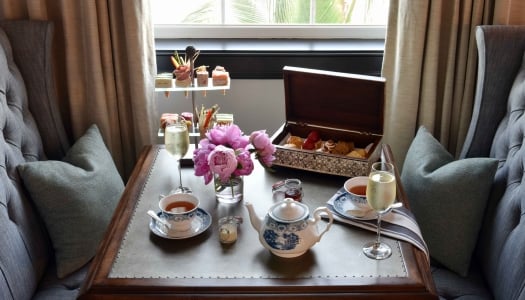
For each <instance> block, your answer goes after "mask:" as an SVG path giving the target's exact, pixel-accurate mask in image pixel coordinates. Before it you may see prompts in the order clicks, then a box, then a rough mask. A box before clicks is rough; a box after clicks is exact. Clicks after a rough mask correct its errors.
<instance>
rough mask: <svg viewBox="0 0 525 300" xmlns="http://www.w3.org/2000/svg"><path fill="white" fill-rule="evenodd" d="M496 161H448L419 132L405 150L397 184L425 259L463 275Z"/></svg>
mask: <svg viewBox="0 0 525 300" xmlns="http://www.w3.org/2000/svg"><path fill="white" fill-rule="evenodd" d="M497 166H498V161H497V160H496V159H491V158H467V159H460V160H454V157H453V156H452V155H451V154H450V153H448V152H447V150H446V149H445V148H444V147H443V146H442V145H441V144H440V143H439V141H437V140H436V139H435V138H434V137H433V136H432V135H431V134H430V133H429V132H428V131H427V130H426V129H425V128H424V127H421V128H420V129H419V130H418V132H417V135H416V137H415V138H414V140H413V141H412V144H411V145H410V148H409V149H408V152H407V155H406V159H405V163H404V165H403V171H402V175H401V181H402V183H403V186H404V188H405V191H406V194H407V196H408V200H409V202H410V207H411V210H412V212H413V213H414V215H415V217H416V219H417V221H418V223H419V226H420V228H421V232H422V234H423V238H424V239H425V241H426V242H427V245H428V248H429V250H430V256H431V257H432V258H433V259H435V260H436V261H438V262H439V263H441V264H442V265H443V266H445V267H447V268H449V269H450V270H452V271H454V272H456V273H458V274H460V275H462V276H465V275H467V273H468V269H469V266H470V260H471V256H472V252H473V250H474V248H475V246H476V241H477V238H478V233H479V230H480V227H481V223H482V220H483V214H484V211H485V206H486V204H487V199H488V196H489V193H490V189H491V185H492V182H493V180H494V175H495V173H496V169H497Z"/></svg>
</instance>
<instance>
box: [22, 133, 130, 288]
mask: <svg viewBox="0 0 525 300" xmlns="http://www.w3.org/2000/svg"><path fill="white" fill-rule="evenodd" d="M18 172H19V174H20V176H21V177H22V180H23V182H24V186H25V187H26V189H27V190H28V191H29V194H30V196H31V199H32V200H33V202H34V203H35V205H36V207H37V210H38V211H39V213H40V216H41V217H42V219H43V220H44V223H45V225H46V227H47V230H48V232H49V235H50V238H51V242H52V243H53V248H54V250H55V260H56V265H57V276H58V277H59V278H63V277H65V276H66V275H68V274H70V273H71V272H73V271H75V270H77V269H79V268H80V267H82V266H83V265H85V264H86V263H87V262H89V260H91V258H92V257H93V256H94V255H95V253H96V250H97V248H98V245H99V243H100V241H101V240H102V237H103V235H104V233H105V230H106V227H107V225H108V224H109V221H110V219H111V217H112V215H113V211H114V209H115V207H116V205H117V203H118V200H119V198H120V195H121V194H122V191H123V189H124V183H123V182H122V178H121V177H120V175H119V173H118V171H117V169H116V167H115V164H114V162H113V159H112V157H111V155H110V153H109V152H108V150H107V148H106V145H105V144H104V141H103V139H102V136H101V135H100V131H99V130H98V127H96V125H92V126H91V127H90V128H89V129H88V130H87V132H86V133H85V134H84V136H82V137H81V138H80V139H79V140H78V141H77V142H76V143H75V144H74V145H73V146H72V147H71V149H70V150H69V151H68V153H67V154H66V156H65V157H64V158H63V161H52V160H48V161H37V162H30V163H25V164H21V165H20V166H19V167H18Z"/></svg>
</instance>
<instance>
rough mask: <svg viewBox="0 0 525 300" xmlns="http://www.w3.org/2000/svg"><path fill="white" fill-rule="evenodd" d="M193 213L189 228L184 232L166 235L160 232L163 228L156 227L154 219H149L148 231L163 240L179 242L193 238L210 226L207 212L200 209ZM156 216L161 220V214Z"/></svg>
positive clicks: (209, 217)
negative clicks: (193, 216)
mask: <svg viewBox="0 0 525 300" xmlns="http://www.w3.org/2000/svg"><path fill="white" fill-rule="evenodd" d="M195 213H196V215H195V218H194V219H193V221H192V222H191V228H190V229H188V230H186V231H180V232H176V233H175V234H171V233H170V234H168V233H167V232H164V231H163V230H162V227H163V226H162V225H158V224H157V221H155V219H153V218H151V220H150V222H149V229H150V230H151V232H153V233H154V234H155V235H158V236H160V237H161V238H165V239H172V240H180V239H187V238H191V237H194V236H196V235H199V234H201V233H203V232H204V231H206V229H208V227H210V225H211V216H210V214H208V212H206V211H205V210H204V209H202V208H197V211H196V212H195ZM157 216H159V217H160V218H161V219H163V216H162V213H161V212H158V213H157Z"/></svg>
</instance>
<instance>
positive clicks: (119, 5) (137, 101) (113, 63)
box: [0, 0, 156, 178]
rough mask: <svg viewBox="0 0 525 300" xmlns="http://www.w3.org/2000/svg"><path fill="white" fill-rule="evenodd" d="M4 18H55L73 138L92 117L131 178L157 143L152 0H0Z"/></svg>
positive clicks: (62, 94) (63, 101) (63, 99)
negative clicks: (139, 160)
mask: <svg viewBox="0 0 525 300" xmlns="http://www.w3.org/2000/svg"><path fill="white" fill-rule="evenodd" d="M0 19H36V20H52V21H53V22H54V23H55V45H54V49H55V73H56V77H57V83H58V93H59V98H60V100H59V101H60V107H61V113H62V115H63V117H64V121H65V124H66V126H67V124H69V125H70V126H71V127H68V128H66V130H68V131H69V134H70V135H71V137H72V138H73V139H76V138H78V137H80V136H81V135H82V134H83V133H84V132H85V130H86V129H87V128H88V127H89V126H90V125H91V124H93V123H96V124H97V125H98V127H99V128H100V130H101V132H102V135H103V136H104V140H105V142H106V144H107V146H108V148H109V150H110V152H111V153H112V155H113V158H114V160H115V164H116V165H117V167H118V168H119V170H120V172H121V174H122V175H123V177H124V178H127V177H128V175H129V174H130V173H131V170H132V168H133V166H134V164H135V161H136V158H137V156H138V153H139V152H140V150H141V149H142V147H143V146H144V145H146V144H151V143H152V142H154V140H155V139H154V136H153V135H154V133H155V129H154V127H155V126H156V123H155V121H154V111H155V108H154V106H153V105H154V76H155V72H156V67H155V64H156V62H155V47H154V38H153V29H152V22H151V16H150V7H149V1H148V0H134V1H128V0H85V1H84V0H82V1H70V0H0Z"/></svg>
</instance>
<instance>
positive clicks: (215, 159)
mask: <svg viewBox="0 0 525 300" xmlns="http://www.w3.org/2000/svg"><path fill="white" fill-rule="evenodd" d="M208 165H209V166H210V171H211V172H212V173H214V174H217V175H218V176H219V177H220V179H221V181H222V182H226V181H228V180H229V179H230V176H231V175H232V173H233V172H234V171H235V169H236V168H237V157H236V156H235V151H234V150H233V149H231V148H228V147H225V146H223V145H219V146H217V147H215V149H213V151H211V152H210V155H209V156H208Z"/></svg>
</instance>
